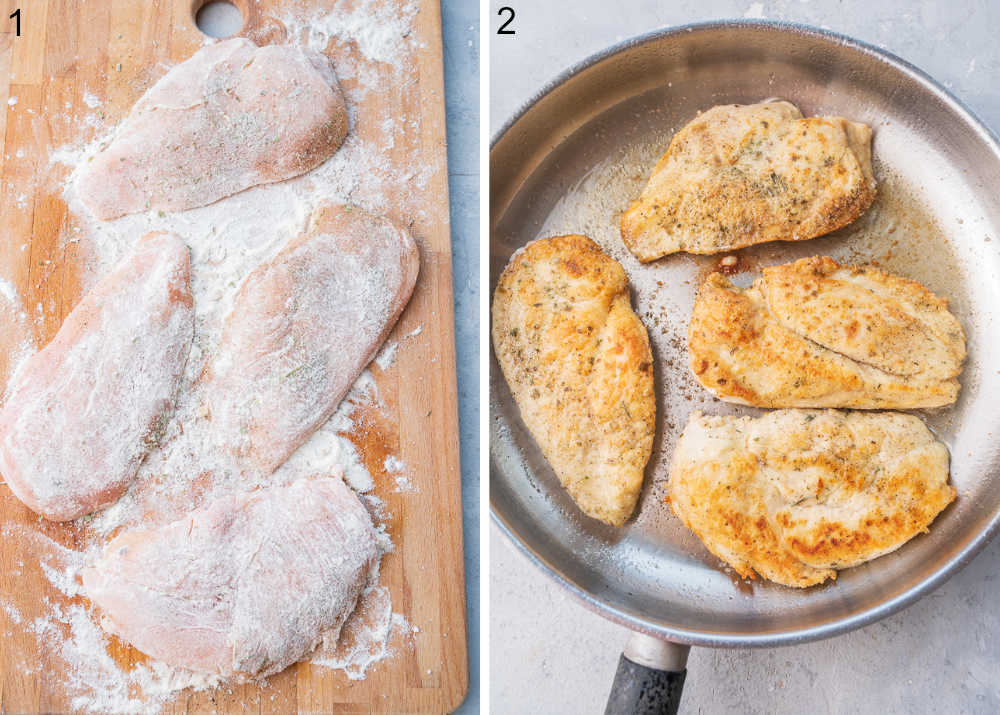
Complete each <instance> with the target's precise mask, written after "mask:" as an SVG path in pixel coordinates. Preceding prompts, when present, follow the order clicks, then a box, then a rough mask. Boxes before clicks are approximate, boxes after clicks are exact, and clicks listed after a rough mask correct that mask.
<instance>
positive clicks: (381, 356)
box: [375, 340, 399, 370]
mask: <svg viewBox="0 0 1000 715" xmlns="http://www.w3.org/2000/svg"><path fill="white" fill-rule="evenodd" d="M398 350H399V342H398V341H395V340H393V341H392V342H389V343H386V344H385V346H384V347H383V348H382V349H381V350H380V351H379V353H378V355H376V356H375V364H376V365H378V366H379V369H381V370H388V369H389V366H390V365H392V364H393V363H394V362H395V361H396V352H397V351H398Z"/></svg>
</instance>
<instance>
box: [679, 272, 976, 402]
mask: <svg viewBox="0 0 1000 715" xmlns="http://www.w3.org/2000/svg"><path fill="white" fill-rule="evenodd" d="M688 345H689V348H690V360H691V369H692V371H693V372H694V374H695V377H696V378H697V379H698V381H699V382H700V383H701V384H702V385H703V386H704V387H705V388H707V389H708V390H710V391H712V393H713V394H715V395H716V396H718V397H720V398H721V399H723V400H726V401H728V402H736V403H739V404H746V405H753V406H755V407H849V408H860V409H908V408H916V407H938V406H941V405H946V404H950V403H952V402H954V401H955V399H956V398H957V396H958V390H959V383H958V380H957V376H958V374H959V373H960V372H961V369H962V362H963V361H964V359H965V336H964V333H963V332H962V327H961V325H960V324H959V323H958V321H957V320H956V319H955V317H954V316H953V315H951V314H950V313H949V312H948V310H947V301H945V300H943V299H941V298H938V297H937V296H935V295H934V294H933V293H931V292H930V291H929V290H927V289H926V288H924V287H923V286H921V285H920V284H919V283H916V282H914V281H908V280H906V279H903V278H900V277H898V276H894V275H891V274H888V273H885V272H883V271H880V270H878V269H876V268H873V267H870V266H862V267H858V266H840V265H839V264H837V262H836V261H834V260H833V259H831V258H818V257H816V258H807V259H802V260H800V261H796V262H794V263H790V264H786V265H782V266H774V267H771V268H766V269H764V271H763V275H762V277H761V278H759V279H758V280H757V281H756V282H755V283H754V284H753V286H752V287H750V288H749V289H747V290H742V291H741V290H739V289H738V288H736V287H735V286H733V284H732V283H731V282H730V281H729V280H728V279H727V278H726V277H724V276H722V275H721V274H718V273H713V274H711V275H710V276H709V277H708V278H707V279H706V280H705V283H704V284H703V285H702V286H701V288H700V290H699V291H698V297H697V299H696V301H695V305H694V310H693V312H692V316H691V323H690V327H689V330H688Z"/></svg>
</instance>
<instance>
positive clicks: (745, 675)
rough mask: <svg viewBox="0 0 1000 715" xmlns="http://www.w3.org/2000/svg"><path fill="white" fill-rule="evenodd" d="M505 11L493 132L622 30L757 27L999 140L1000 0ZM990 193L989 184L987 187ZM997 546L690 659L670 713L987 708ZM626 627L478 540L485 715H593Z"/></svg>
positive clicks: (494, 58)
mask: <svg viewBox="0 0 1000 715" xmlns="http://www.w3.org/2000/svg"><path fill="white" fill-rule="evenodd" d="M502 5H510V6H512V7H513V8H514V9H515V11H516V13H517V15H516V19H515V21H514V23H513V24H512V27H513V28H514V29H515V30H516V32H517V34H516V35H514V36H497V35H495V34H491V47H490V82H491V84H490V94H491V102H490V127H491V132H494V133H495V132H496V131H497V130H498V129H499V128H500V127H501V126H502V125H503V123H504V122H506V121H507V119H508V118H509V117H510V116H511V115H512V114H513V113H514V112H515V111H517V109H518V107H520V105H521V104H522V103H523V102H524V101H526V100H527V99H529V98H530V97H531V96H533V95H534V93H535V92H537V91H538V90H539V89H540V88H541V87H542V85H544V84H545V83H546V82H548V81H549V80H550V79H552V78H554V77H555V76H556V75H557V74H558V73H559V72H561V71H562V70H563V69H565V68H567V67H568V66H570V65H571V64H573V63H575V62H578V61H580V60H582V59H584V58H585V57H587V56H588V55H589V54H591V53H593V52H597V51H599V50H601V49H603V48H605V47H607V46H609V45H612V44H614V43H616V42H618V41H620V40H623V39H625V38H627V37H630V36H632V35H637V34H640V33H643V32H646V31H649V30H652V29H656V28H658V27H664V26H668V25H679V24H684V23H689V22H696V21H702V20H713V19H723V18H742V17H762V18H768V19H776V20H790V21H795V22H803V23H806V24H810V25H814V26H818V27H821V28H826V29H830V30H835V31H837V32H842V33H845V34H847V35H851V36H853V37H856V38H858V39H861V40H864V41H867V42H870V43H872V44H875V45H878V46H879V47H882V48H885V49H887V50H889V51H891V52H893V53H895V54H897V55H899V56H901V57H902V58H903V59H906V60H908V61H910V62H912V63H914V64H916V65H917V66H918V67H920V68H921V69H923V70H925V71H926V72H928V73H930V74H931V76H933V77H935V78H936V79H937V80H938V81H939V82H942V83H943V84H944V85H945V86H946V87H948V88H949V89H950V90H951V91H952V92H954V93H955V94H956V95H957V96H958V97H959V98H961V99H962V100H964V101H965V102H966V103H967V104H968V105H969V106H970V107H971V108H972V110H973V111H974V112H975V113H976V114H977V115H978V116H979V117H980V118H981V119H982V120H984V121H985V122H986V123H987V124H989V125H990V126H991V127H992V128H993V129H994V131H1000V88H998V83H997V78H998V76H1000V41H998V37H997V30H998V29H1000V3H997V2H990V1H988V0H982V1H981V2H973V1H971V0H955V1H949V2H942V1H940V0H939V1H937V2H930V1H925V2H910V1H909V0H866V1H859V0H843V1H841V2H837V1H835V0H811V1H810V0H781V1H777V2H746V1H745V0H744V1H742V2H731V1H726V0H672V1H667V0H618V1H617V2H613V1H610V0H574V2H519V1H518V0H504V1H503V2H496V1H495V0H491V2H490V4H489V8H490V15H489V17H487V18H484V22H487V23H488V24H489V27H490V28H491V33H495V32H496V29H497V27H498V26H499V21H498V16H497V11H498V9H499V8H500V7H501V6H502ZM997 188H998V190H1000V187H997ZM998 572H1000V539H997V540H994V541H993V543H992V544H990V545H989V546H987V548H986V549H985V550H984V551H983V552H982V553H981V554H980V555H979V556H978V557H977V558H976V559H975V560H974V561H973V562H972V563H971V564H970V565H969V566H967V567H966V568H965V569H964V570H963V571H961V572H960V573H959V574H958V575H956V576H955V577H954V578H953V579H952V580H951V581H950V582H949V583H947V584H945V585H944V586H943V587H941V588H940V589H938V590H937V591H935V592H934V593H932V594H931V595H929V596H927V597H926V598H924V599H923V600H921V601H919V602H918V603H917V604H915V605H913V606H911V607H910V608H909V609H907V610H905V611H903V612H902V613H898V614H896V615H895V616H892V617H890V618H888V619H886V620H884V621H882V622H880V623H877V624H875V625H872V626H869V627H868V628H864V629H862V630H859V631H855V632H853V633H850V634H847V635H844V636H840V637H838V638H834V639H830V640H826V641H821V642H819V643H812V644H808V645H803V646H792V647H785V648H779V649H766V650H712V649H704V648H695V649H692V651H691V657H690V660H689V663H688V682H687V684H686V686H685V692H684V697H683V700H682V702H681V712H682V713H695V712H698V713H728V712H732V713H932V712H933V713H949V714H950V713H998V712H1000V593H998V587H1000V579H998V577H997V574H998ZM625 637H626V631H625V630H624V629H623V628H621V627H620V626H617V625H614V624H612V623H610V622H607V621H605V620H603V619H602V618H600V617H599V616H596V615H594V614H592V613H591V612H589V611H587V610H585V609H584V608H583V607H582V606H580V605H579V604H578V603H577V602H576V601H575V600H573V599H571V598H570V597H569V596H567V595H566V594H565V593H564V592H563V591H562V590H561V589H559V588H558V587H556V586H555V585H553V584H551V583H549V582H548V580H547V579H546V577H544V576H543V575H542V574H541V573H540V572H537V571H536V570H535V568H534V567H533V566H531V565H530V564H529V563H528V562H527V560H526V559H524V557H523V556H521V555H520V554H519V553H518V552H516V551H515V550H514V548H513V547H512V546H511V545H510V544H509V543H507V541H506V540H505V538H504V537H503V536H502V535H501V534H500V532H499V530H497V529H496V527H495V526H494V527H491V538H490V700H491V710H492V712H494V713H548V714H553V715H555V714H558V713H574V715H575V714H577V713H579V714H580V715H586V714H587V713H601V712H603V711H604V704H605V701H606V698H607V694H608V690H609V688H610V685H611V680H612V677H613V676H614V672H615V668H616V666H617V662H618V656H619V654H620V649H621V646H622V645H623V644H624V641H625Z"/></svg>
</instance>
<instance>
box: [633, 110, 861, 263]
mask: <svg viewBox="0 0 1000 715" xmlns="http://www.w3.org/2000/svg"><path fill="white" fill-rule="evenodd" d="M871 138H872V132H871V129H870V128H869V127H868V126H867V125H865V124H858V123H856V122H850V121H848V120H846V119H843V118H842V117H809V118H806V119H803V117H802V113H801V112H800V111H799V110H798V109H797V108H796V107H795V105H793V104H790V103H789V102H763V103H761V104H749V105H739V104H730V105H723V106H718V107H712V108H711V109H709V110H708V111H706V112H704V113H703V114H701V115H699V116H698V117H697V118H696V119H694V120H693V121H691V122H690V123H689V124H687V125H686V126H685V127H684V128H683V129H681V130H680V131H679V132H677V134H676V135H674V138H673V139H672V140H671V142H670V146H669V148H668V149H667V153H666V154H664V155H663V158H661V159H660V161H659V163H658V164H657V165H656V168H655V169H653V174H652V176H651V177H650V179H649V183H648V184H647V185H646V188H645V189H644V190H643V192H642V195H641V196H640V197H639V199H638V200H637V201H636V202H635V203H634V204H632V206H631V207H629V209H628V211H626V212H625V214H624V215H623V216H622V224H621V232H622V239H623V240H624V241H625V245H626V246H628V248H629V250H630V251H632V253H634V254H635V255H636V257H637V258H638V259H639V260H640V261H652V260H655V259H657V258H660V257H661V256H665V255H667V254H668V253H676V252H677V251H687V252H688V253H719V252H722V251H729V250H732V249H735V248H743V247H744V246H751V245H753V244H755V243H763V242H765V241H802V240H804V239H807V238H814V237H815V236H822V235H823V234H824V233H829V232H830V231H833V230H835V229H838V228H840V227H842V226H846V225H847V224H849V223H850V222H851V221H853V220H854V219H856V218H857V217H858V216H860V215H861V214H862V213H864V212H865V210H866V209H867V208H868V207H869V206H870V205H871V203H872V201H873V200H874V198H875V176H874V174H873V173H872V166H871Z"/></svg>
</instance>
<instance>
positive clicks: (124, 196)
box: [76, 38, 348, 219]
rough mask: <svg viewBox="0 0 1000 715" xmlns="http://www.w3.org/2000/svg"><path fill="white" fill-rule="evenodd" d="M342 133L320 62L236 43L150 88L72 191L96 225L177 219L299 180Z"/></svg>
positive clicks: (333, 91)
mask: <svg viewBox="0 0 1000 715" xmlns="http://www.w3.org/2000/svg"><path fill="white" fill-rule="evenodd" d="M347 125H348V120H347V105H346V104H345V102H344V95H343V93H342V92H341V91H340V85H339V84H338V83H337V77H336V75H335V74H334V71H333V66H332V65H331V64H330V60H329V59H328V58H327V57H326V56H325V55H322V54H320V53H319V52H315V51H313V50H309V49H303V48H299V47H294V46H291V45H268V46H266V47H257V46H256V45H254V44H253V43H252V42H250V41H249V40H246V39H243V38H234V39H231V40H226V41H224V42H218V43H215V44H212V45H206V46H204V47H202V48H201V49H200V50H198V51H197V52H196V53H195V54H194V55H192V56H191V57H190V58H188V59H187V60H186V61H185V62H182V63H181V64H179V65H177V66H176V67H174V68H173V69H171V70H170V71H169V72H167V74H165V75H164V76H163V77H162V78H160V80H159V81H158V82H157V83H156V84H154V85H153V86H152V87H150V88H149V90H148V91H147V92H146V93H145V94H144V95H143V96H142V97H141V98H140V99H139V101H138V102H136V104H135V106H134V107H132V110H131V111H130V112H129V115H128V116H127V117H126V118H125V120H124V121H123V122H122V124H121V126H120V127H119V128H118V132H117V133H116V134H115V137H114V139H112V140H111V143H110V144H109V145H108V146H107V147H105V148H104V149H102V150H101V151H100V152H99V153H98V154H97V155H96V156H95V157H93V159H92V160H91V161H90V162H89V163H87V164H85V165H84V166H83V167H82V168H81V169H80V173H79V176H78V179H77V184H76V186H77V190H78V192H79V194H80V199H81V200H82V201H83V203H84V204H85V205H86V206H87V208H88V209H90V210H91V212H93V214H94V215H95V216H97V217H98V218H100V219H112V218H116V217H118V216H123V215H125V214H131V213H137V212H141V211H149V210H151V209H163V210H166V211H183V210H185V209H191V208H195V207H196V206H205V205H207V204H210V203H213V202H215V201H218V200H219V199H221V198H224V197H226V196H229V195H231V194H235V193H237V192H240V191H243V190H244V189H248V188H250V187H251V186H256V185H257V184H269V183H272V182H275V181H282V180H284V179H289V178H291V177H293V176H298V175H299V174H304V173H305V172H307V171H309V170H310V169H313V168H315V167H317V166H319V165H320V164H322V163H323V162H324V161H326V160H327V159H328V158H329V157H330V156H331V155H332V154H333V153H334V152H335V151H336V150H337V148H338V147H340V145H341V143H342V142H343V141H344V137H346V136H347Z"/></svg>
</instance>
